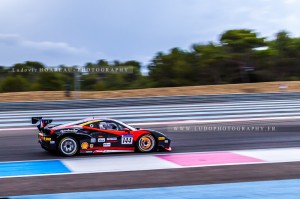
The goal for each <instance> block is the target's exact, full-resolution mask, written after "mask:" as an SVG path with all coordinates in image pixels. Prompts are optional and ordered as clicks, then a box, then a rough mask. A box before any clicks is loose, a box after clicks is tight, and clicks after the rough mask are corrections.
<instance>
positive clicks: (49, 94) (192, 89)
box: [0, 81, 300, 102]
mask: <svg viewBox="0 0 300 199" xmlns="http://www.w3.org/2000/svg"><path fill="white" fill-rule="evenodd" d="M281 85H286V86H287V88H286V89H280V86H281ZM297 91H300V81H286V82H262V83H247V84H223V85H208V86H184V87H168V88H146V89H134V90H116V91H81V92H80V99H103V98H124V97H149V96H175V95H204V94H229V93H268V92H297ZM74 98H75V93H74V92H71V97H65V93H64V91H34V92H13V93H0V102H11V101H45V100H70V99H74Z"/></svg>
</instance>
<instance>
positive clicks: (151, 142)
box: [136, 135, 156, 153]
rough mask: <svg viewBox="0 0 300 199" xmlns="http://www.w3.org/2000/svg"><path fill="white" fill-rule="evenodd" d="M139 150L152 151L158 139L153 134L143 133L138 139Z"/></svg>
mask: <svg viewBox="0 0 300 199" xmlns="http://www.w3.org/2000/svg"><path fill="white" fill-rule="evenodd" d="M136 144H137V146H136V147H137V150H138V151H140V152H144V153H145V152H151V151H153V150H154V149H155V147H156V140H155V138H154V137H153V136H152V135H143V136H141V137H140V138H139V139H138V140H137V143H136Z"/></svg>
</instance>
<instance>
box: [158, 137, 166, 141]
mask: <svg viewBox="0 0 300 199" xmlns="http://www.w3.org/2000/svg"><path fill="white" fill-rule="evenodd" d="M165 139H166V138H165V137H158V140H165Z"/></svg>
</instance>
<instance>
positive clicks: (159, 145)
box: [31, 117, 171, 156]
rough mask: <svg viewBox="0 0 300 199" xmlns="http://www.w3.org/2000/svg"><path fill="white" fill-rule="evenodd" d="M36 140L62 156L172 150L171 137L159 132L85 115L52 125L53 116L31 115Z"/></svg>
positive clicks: (48, 149)
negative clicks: (36, 134)
mask: <svg viewBox="0 0 300 199" xmlns="http://www.w3.org/2000/svg"><path fill="white" fill-rule="evenodd" d="M31 119H32V124H37V128H38V130H39V133H38V141H39V143H40V144H41V147H42V148H43V149H45V150H46V151H53V152H59V153H60V154H61V155H64V156H74V155H76V154H78V153H109V152H134V151H138V152H144V153H145V152H152V151H161V150H165V151H171V147H170V144H171V140H170V139H169V138H167V136H166V135H164V134H163V133H161V132H158V131H155V130H148V129H139V128H134V127H132V126H129V125H128V124H125V123H123V122H121V121H117V120H113V119H100V118H86V119H83V120H78V121H75V122H71V123H66V124H60V125H53V124H51V123H52V119H43V118H42V117H33V118H31Z"/></svg>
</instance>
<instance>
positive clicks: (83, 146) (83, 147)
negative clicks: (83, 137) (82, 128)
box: [81, 142, 89, 149]
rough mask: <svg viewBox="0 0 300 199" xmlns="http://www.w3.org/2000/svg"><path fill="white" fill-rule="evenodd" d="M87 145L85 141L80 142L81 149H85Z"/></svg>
mask: <svg viewBox="0 0 300 199" xmlns="http://www.w3.org/2000/svg"><path fill="white" fill-rule="evenodd" d="M88 147H89V144H88V143H87V142H82V144H81V148H82V149H87V148H88Z"/></svg>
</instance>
